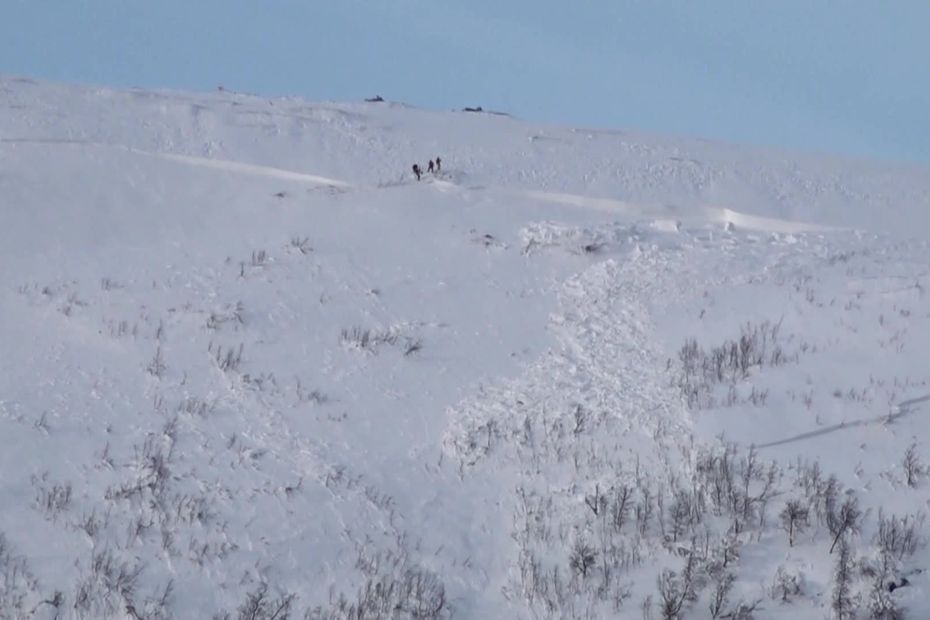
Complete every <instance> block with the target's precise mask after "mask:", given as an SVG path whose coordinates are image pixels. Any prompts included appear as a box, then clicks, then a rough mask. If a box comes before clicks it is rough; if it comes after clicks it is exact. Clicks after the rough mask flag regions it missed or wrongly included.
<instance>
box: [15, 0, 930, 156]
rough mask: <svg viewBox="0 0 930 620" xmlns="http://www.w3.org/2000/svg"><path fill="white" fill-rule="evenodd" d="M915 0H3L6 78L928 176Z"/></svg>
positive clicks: (923, 35) (926, 61)
mask: <svg viewBox="0 0 930 620" xmlns="http://www.w3.org/2000/svg"><path fill="white" fill-rule="evenodd" d="M928 32H930V1H928V0H893V1H890V2H888V1H879V0H756V1H751V0H676V1H671V0H668V1H663V0H560V1H554V0H433V1H432V2H427V1H425V0H303V1H301V0H0V72H3V73H7V74H19V75H30V76H35V77H41V78H49V79H55V80H64V81H71V82H89V83H94V84H101V85H114V86H145V87H167V88H182V89H197V90H210V89H213V88H215V87H216V86H217V85H219V84H222V85H224V86H226V87H228V88H231V89H236V90H243V91H249V92H256V93H261V94H267V95H292V94H293V95H302V96H306V97H309V98H312V99H327V100H355V99H360V98H362V97H366V96H371V95H374V94H382V95H383V96H385V97H387V98H390V99H396V100H401V101H406V102H409V103H412V104H414V105H419V106H423V107H428V108H438V109H447V108H459V107H462V106H465V105H482V106H484V107H486V108H494V109H500V110H503V111H508V112H512V113H514V114H516V115H517V116H520V117H523V118H526V119H531V120H541V121H549V122H555V123H560V124H569V125H584V126H597V127H611V128H621V129H622V128H629V129H640V130H645V131H651V132H662V133H673V134H688V135H696V136H703V137H708V138H718V139H723V140H728V141H733V142H742V143H752V144H772V145H780V146H788V147H798V148H802V149H807V150H818V151H832V152H840V153H848V154H851V155H856V156H871V157H880V158H887V159H901V160H917V161H923V162H930V113H928V110H930V35H928V34H927V33H928Z"/></svg>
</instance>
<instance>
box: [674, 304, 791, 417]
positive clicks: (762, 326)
mask: <svg viewBox="0 0 930 620" xmlns="http://www.w3.org/2000/svg"><path fill="white" fill-rule="evenodd" d="M780 328H781V322H778V323H770V322H769V321H763V322H762V323H758V324H752V323H746V324H745V325H743V326H742V327H741V330H740V331H741V333H740V336H739V338H738V339H736V340H727V341H725V342H724V343H723V344H722V345H720V346H717V347H713V348H712V349H710V350H709V351H705V350H704V349H703V348H702V347H701V346H700V345H699V344H698V342H697V340H696V339H694V338H692V339H689V340H687V341H686V342H685V344H684V345H682V347H681V349H680V350H679V352H678V366H679V370H678V374H677V376H676V377H675V379H674V384H675V385H676V386H677V387H678V389H679V390H680V392H681V395H682V397H683V398H684V399H685V402H686V403H687V404H688V406H689V407H691V408H695V409H703V408H708V407H712V406H714V404H715V402H714V398H713V396H712V391H713V388H714V386H716V385H720V384H729V385H731V386H735V384H736V383H737V382H739V381H742V380H744V379H746V378H747V377H748V376H749V374H750V373H751V372H752V371H753V370H754V369H761V368H764V367H766V366H770V367H776V366H781V365H783V364H786V363H787V362H788V361H789V359H790V358H789V356H788V355H787V354H786V353H785V351H784V349H783V348H782V346H781V344H780V342H779V340H780V338H779V330H780ZM669 366H671V360H669ZM767 398H768V392H767V391H765V390H755V389H754V390H753V392H752V393H751V394H750V396H749V397H748V399H747V400H748V401H749V402H752V403H753V404H755V405H757V406H759V405H762V404H764V403H765V401H766V400H767ZM729 400H730V404H731V405H733V404H736V402H737V399H736V397H735V392H732V393H731V398H730V399H729Z"/></svg>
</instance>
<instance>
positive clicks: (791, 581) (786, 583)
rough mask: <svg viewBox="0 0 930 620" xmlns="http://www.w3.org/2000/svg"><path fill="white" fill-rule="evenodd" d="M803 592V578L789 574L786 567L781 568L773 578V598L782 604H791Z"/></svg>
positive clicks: (795, 574)
mask: <svg viewBox="0 0 930 620" xmlns="http://www.w3.org/2000/svg"><path fill="white" fill-rule="evenodd" d="M801 592H802V588H801V576H800V575H799V574H797V573H793V572H789V571H788V569H786V568H785V567H784V566H779V567H778V570H777V571H775V576H774V577H773V578H772V589H771V591H770V594H771V597H772V598H773V599H775V600H777V601H780V602H782V603H788V602H791V599H792V598H794V597H796V596H799V595H800V594H801Z"/></svg>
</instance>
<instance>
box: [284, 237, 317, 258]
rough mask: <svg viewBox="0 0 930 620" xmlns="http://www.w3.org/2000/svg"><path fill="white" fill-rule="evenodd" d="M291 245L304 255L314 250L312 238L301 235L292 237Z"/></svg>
mask: <svg viewBox="0 0 930 620" xmlns="http://www.w3.org/2000/svg"><path fill="white" fill-rule="evenodd" d="M290 247H291V248H292V249H294V250H297V251H298V252H300V253H301V254H304V255H307V254H309V253H310V252H312V251H313V248H312V247H311V246H310V238H309V237H301V236H300V235H295V236H293V237H291V243H290Z"/></svg>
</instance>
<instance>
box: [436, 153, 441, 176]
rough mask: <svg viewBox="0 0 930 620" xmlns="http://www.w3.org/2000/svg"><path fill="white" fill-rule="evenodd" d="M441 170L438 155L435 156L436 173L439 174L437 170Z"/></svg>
mask: <svg viewBox="0 0 930 620" xmlns="http://www.w3.org/2000/svg"><path fill="white" fill-rule="evenodd" d="M440 170H442V160H441V159H439V157H438V156H437V157H436V174H439V171H440Z"/></svg>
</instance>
